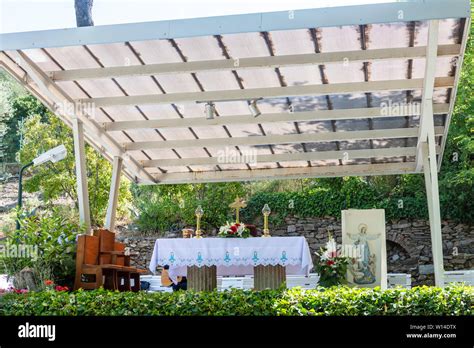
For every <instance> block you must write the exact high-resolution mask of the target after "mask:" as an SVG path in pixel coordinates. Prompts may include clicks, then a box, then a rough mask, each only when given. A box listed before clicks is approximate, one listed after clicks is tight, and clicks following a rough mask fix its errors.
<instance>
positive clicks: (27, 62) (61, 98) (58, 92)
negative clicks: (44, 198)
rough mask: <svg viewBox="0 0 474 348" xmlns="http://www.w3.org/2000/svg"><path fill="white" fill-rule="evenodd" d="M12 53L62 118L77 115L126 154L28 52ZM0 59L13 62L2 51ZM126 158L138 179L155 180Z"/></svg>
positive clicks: (111, 146) (100, 138)
mask: <svg viewBox="0 0 474 348" xmlns="http://www.w3.org/2000/svg"><path fill="white" fill-rule="evenodd" d="M10 54H11V55H12V57H13V59H14V60H15V63H16V64H17V65H18V66H20V67H21V68H22V69H23V70H24V71H26V73H27V75H28V76H29V77H30V78H31V79H32V80H33V81H34V82H35V84H36V86H37V87H38V89H39V90H40V91H41V93H42V94H43V95H45V96H46V97H47V98H48V99H49V102H50V103H51V104H52V105H55V106H56V109H55V113H58V114H61V116H62V118H66V119H71V118H74V117H77V118H78V119H79V120H80V121H81V122H82V123H83V125H84V127H85V128H86V129H87V132H88V134H89V135H90V136H91V137H93V138H94V139H95V140H97V141H100V143H101V144H103V146H104V148H105V149H106V150H107V151H108V152H109V153H110V154H111V155H112V156H119V157H123V156H125V155H126V154H125V152H124V151H123V149H122V148H121V147H120V145H119V144H118V143H117V142H116V141H115V140H114V139H113V138H112V137H110V136H109V135H108V134H107V133H106V132H105V131H104V130H103V129H102V128H101V127H100V125H99V124H98V123H97V122H95V121H94V120H93V119H92V118H91V117H89V116H88V115H87V114H85V113H84V112H82V111H81V108H80V107H78V105H77V104H75V103H74V101H73V100H72V99H71V98H70V97H69V96H68V95H67V94H66V93H65V92H64V91H63V90H62V89H61V88H60V87H59V86H58V85H56V84H55V83H54V82H53V81H51V80H50V79H49V78H48V76H46V74H45V73H44V72H43V71H42V70H41V69H40V68H39V67H38V66H37V65H36V64H35V63H34V62H33V61H32V60H31V59H30V58H29V57H28V56H27V55H26V54H24V53H23V52H21V51H17V52H10ZM0 60H2V61H3V64H5V65H6V66H9V65H10V64H11V63H10V62H9V61H10V60H9V59H8V57H6V56H5V55H4V53H3V52H0ZM25 77H26V76H25ZM25 80H26V79H25ZM64 110H74V113H73V114H68V113H67V112H65V111H64ZM125 158H126V160H125V164H126V166H127V168H128V170H129V171H130V172H131V173H132V174H133V175H134V176H136V177H137V179H138V178H140V179H141V180H143V181H147V182H150V183H152V182H153V180H154V179H153V177H152V176H151V175H150V174H149V173H148V172H146V171H145V170H144V169H143V168H142V167H140V165H139V164H138V163H137V161H136V160H134V159H132V158H130V157H128V156H125Z"/></svg>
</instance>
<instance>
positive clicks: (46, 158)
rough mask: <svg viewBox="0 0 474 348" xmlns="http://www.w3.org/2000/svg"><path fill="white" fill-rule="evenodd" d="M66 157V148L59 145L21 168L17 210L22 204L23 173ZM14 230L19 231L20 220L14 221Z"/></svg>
mask: <svg viewBox="0 0 474 348" xmlns="http://www.w3.org/2000/svg"><path fill="white" fill-rule="evenodd" d="M66 155H67V150H66V147H65V146H64V145H59V146H56V147H55V148H53V149H51V150H48V151H46V152H45V153H43V154H41V155H39V156H38V157H36V158H35V159H34V160H33V161H31V162H30V163H27V164H25V165H24V166H23V167H21V169H20V175H19V180H18V210H20V209H21V207H22V204H23V172H24V171H25V170H26V169H27V168H29V167H31V166H35V167H36V166H39V165H41V164H43V163H46V162H52V163H56V162H59V161H61V160H62V159H64V158H66ZM16 229H17V230H19V229H20V220H18V219H17V220H16Z"/></svg>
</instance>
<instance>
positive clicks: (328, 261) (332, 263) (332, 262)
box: [326, 260, 334, 266]
mask: <svg viewBox="0 0 474 348" xmlns="http://www.w3.org/2000/svg"><path fill="white" fill-rule="evenodd" d="M326 265H328V266H332V265H334V261H332V260H327V261H326Z"/></svg>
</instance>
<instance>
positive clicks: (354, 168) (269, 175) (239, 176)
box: [155, 162, 415, 184]
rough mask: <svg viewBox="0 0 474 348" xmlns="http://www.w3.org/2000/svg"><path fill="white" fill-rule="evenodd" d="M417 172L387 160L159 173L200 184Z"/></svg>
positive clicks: (163, 180)
mask: <svg viewBox="0 0 474 348" xmlns="http://www.w3.org/2000/svg"><path fill="white" fill-rule="evenodd" d="M414 172H415V165H414V163H409V162H402V163H384V164H364V165H344V166H322V167H302V168H275V169H254V170H224V171H212V172H192V173H163V174H156V175H155V179H156V181H157V184H197V183H206V182H231V181H256V180H280V179H300V178H318V177H321V178H322V177H341V176H371V175H396V174H410V173H414Z"/></svg>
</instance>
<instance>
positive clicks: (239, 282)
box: [220, 277, 244, 290]
mask: <svg viewBox="0 0 474 348" xmlns="http://www.w3.org/2000/svg"><path fill="white" fill-rule="evenodd" d="M231 288H233V289H243V288H244V278H234V277H232V278H230V277H229V278H222V284H221V286H220V290H226V289H231Z"/></svg>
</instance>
